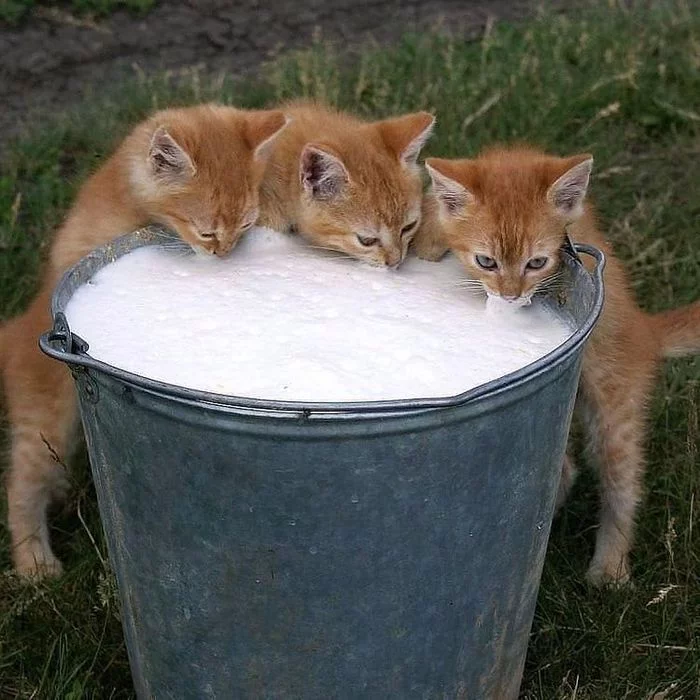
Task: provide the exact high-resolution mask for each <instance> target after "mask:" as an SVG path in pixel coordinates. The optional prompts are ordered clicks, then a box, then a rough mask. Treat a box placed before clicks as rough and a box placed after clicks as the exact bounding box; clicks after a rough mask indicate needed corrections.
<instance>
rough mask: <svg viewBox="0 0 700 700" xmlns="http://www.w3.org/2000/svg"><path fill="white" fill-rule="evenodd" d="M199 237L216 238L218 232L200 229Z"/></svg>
mask: <svg viewBox="0 0 700 700" xmlns="http://www.w3.org/2000/svg"><path fill="white" fill-rule="evenodd" d="M199 237H200V238H205V239H211V238H216V234H215V233H214V232H213V231H200V233H199Z"/></svg>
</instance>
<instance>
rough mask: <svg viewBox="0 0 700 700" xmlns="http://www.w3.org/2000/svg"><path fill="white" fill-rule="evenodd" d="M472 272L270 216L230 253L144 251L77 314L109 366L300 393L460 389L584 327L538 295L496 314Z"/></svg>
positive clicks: (357, 396)
mask: <svg viewBox="0 0 700 700" xmlns="http://www.w3.org/2000/svg"><path fill="white" fill-rule="evenodd" d="M463 280H464V273H463V271H462V269H461V268H460V266H459V264H458V263H457V262H456V260H454V259H452V258H448V259H446V260H444V261H443V262H440V263H430V262H425V261H423V260H418V259H416V258H409V259H408V260H406V261H405V262H404V264H403V265H402V266H401V267H400V268H399V269H398V270H385V269H377V268H372V267H369V266H366V265H363V264H361V263H359V262H357V261H355V260H351V259H349V258H347V257H345V256H340V255H338V256H336V255H333V254H328V255H326V254H324V253H322V252H319V251H316V250H313V249H311V248H309V247H308V246H307V245H306V244H305V243H304V242H302V241H301V240H299V239H298V238H297V237H294V236H287V235H282V234H279V233H276V232H274V231H271V230H269V229H262V228H258V229H253V230H252V231H251V232H250V233H249V234H248V235H247V236H246V238H245V240H244V241H242V242H241V243H240V244H239V245H238V247H237V248H236V249H235V250H234V251H233V253H232V254H231V255H229V256H228V257H227V258H225V259H219V258H214V257H201V256H197V255H194V254H192V253H190V252H189V251H186V250H184V249H183V250H172V249H166V248H161V247H155V246H150V247H146V248H140V249H138V250H135V251H134V252H132V253H129V254H128V255H125V256H124V257H122V258H120V259H119V260H117V261H116V262H115V263H113V264H111V265H108V266H107V267H105V268H104V269H102V270H101V271H100V272H99V273H98V274H96V275H95V277H94V278H93V279H92V280H91V281H90V282H89V283H88V284H87V285H84V286H83V287H81V288H80V289H78V290H77V292H76V293H75V295H74V296H73V298H72V299H71V301H70V303H69V305H68V308H67V309H66V315H67V317H68V322H69V324H70V327H71V329H72V330H73V331H74V332H75V333H77V334H78V335H79V336H81V337H82V338H83V339H84V340H86V341H87V342H88V343H89V345H90V348H89V351H88V352H89V354H90V355H91V356H92V357H94V358H96V359H99V360H102V361H103V362H106V363H107V364H110V365H113V366H115V367H120V368H122V369H125V370H128V371H129V372H134V373H135V374H139V375H142V376H144V377H150V378H152V379H158V380H160V381H163V382H168V383H170V384H178V385H180V386H185V387H190V388H193V389H201V390H205V391H212V392H216V393H219V394H231V395H235V396H245V397H255V398H262V399H284V400H290V401H372V400H382V399H401V398H425V397H438V396H452V395H455V394H459V393H461V392H463V391H466V390H467V389H470V388H472V387H474V386H477V385H479V384H483V383H484V382H487V381H489V380H491V379H495V378H496V377H500V376H502V375H504V374H507V373H509V372H513V371H514V370H516V369H518V368H520V367H523V366H524V365H527V364H529V363H531V362H533V361H534V360H536V359H538V358H539V357H542V356H543V355H545V354H546V353H548V352H550V351H551V350H553V349H554V348H555V347H557V346H558V345H560V344H561V343H562V342H563V341H564V340H566V338H567V337H569V335H570V334H571V329H570V328H569V327H568V326H566V325H565V324H564V323H563V322H562V321H560V320H559V319H557V318H556V317H555V316H554V315H552V314H550V313H549V312H547V311H546V310H545V309H544V308H542V307H541V306H539V305H537V304H534V305H533V306H530V307H526V308H523V309H517V310H512V311H511V310H510V309H509V310H508V312H507V313H504V312H503V311H498V312H492V311H489V312H487V311H486V309H485V303H484V299H483V298H481V297H477V296H473V295H472V294H471V293H470V292H469V291H468V290H467V289H465V288H464V287H463V286H460V283H461V282H463Z"/></svg>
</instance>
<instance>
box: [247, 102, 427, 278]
mask: <svg viewBox="0 0 700 700" xmlns="http://www.w3.org/2000/svg"><path fill="white" fill-rule="evenodd" d="M284 112H285V114H287V115H289V117H290V118H291V122H290V124H289V126H288V127H287V128H286V129H285V130H284V132H283V133H282V134H280V137H279V139H277V141H276V142H275V147H274V150H273V152H272V154H271V156H270V158H269V161H268V164H267V170H266V172H265V178H264V180H263V184H262V188H261V194H260V202H261V207H260V209H261V218H260V222H259V223H261V224H262V225H265V226H269V227H270V228H274V229H277V230H278V231H286V230H297V231H298V232H299V234H300V235H302V236H304V237H305V238H307V239H308V240H309V241H310V242H311V243H312V244H313V245H315V246H317V247H320V248H330V249H332V250H338V251H342V252H343V253H347V254H348V255H351V256H352V257H354V258H358V259H359V260H363V261H365V262H368V263H370V264H372V265H379V266H387V267H395V266H397V265H399V264H400V263H401V261H402V260H403V258H404V256H405V255H406V250H407V248H408V244H409V243H410V241H411V239H412V237H413V235H414V234H415V232H416V230H417V229H418V224H419V223H420V216H421V214H420V208H421V199H422V197H421V195H422V183H421V177H420V170H419V168H418V166H417V165H416V159H417V158H418V154H419V153H420V149H421V147H422V146H423V144H424V143H425V141H426V140H427V138H428V137H429V136H430V132H431V130H432V128H433V123H434V121H435V120H434V118H433V116H432V115H430V114H428V113H426V112H417V113H415V114H408V115H405V116H402V117H396V118H394V119H386V120H384V121H379V122H371V123H367V122H363V121H360V120H359V119H357V118H356V117H353V116H350V115H348V114H344V113H342V112H339V111H337V110H335V109H332V108H330V107H326V106H323V105H321V104H316V103H292V104H290V105H286V106H285V107H284Z"/></svg>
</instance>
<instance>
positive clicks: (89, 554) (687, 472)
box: [0, 4, 700, 700]
mask: <svg viewBox="0 0 700 700" xmlns="http://www.w3.org/2000/svg"><path fill="white" fill-rule="evenodd" d="M699 69H700V9H698V7H697V6H694V7H692V8H691V7H689V6H686V5H683V4H674V5H672V6H667V7H666V8H665V9H658V8H657V9H655V10H647V11H646V12H643V13H642V12H641V11H636V12H628V11H625V10H623V9H619V8H613V7H612V6H611V7H610V8H600V9H598V10H593V11H591V12H590V13H588V14H587V15H586V16H585V17H583V18H580V19H575V20H574V19H568V20H567V19H563V18H561V17H555V16H551V15H550V16H542V17H541V18H539V19H533V20H531V21H530V22H529V23H527V24H524V25H521V26H509V25H505V24H504V25H499V24H497V25H495V26H494V27H492V28H491V29H490V31H489V32H488V33H487V34H486V35H485V36H484V37H483V38H482V39H481V40H478V41H474V42H466V41H462V40H457V39H450V38H447V37H445V36H439V35H433V36H421V37H406V38H405V39H404V40H403V41H402V42H401V43H400V45H398V46H397V47H395V48H391V49H381V50H380V49H377V50H373V51H371V52H367V53H365V54H363V55H361V56H360V57H359V58H357V60H356V61H354V62H352V61H348V60H347V59H343V60H339V59H338V58H336V57H335V55H334V54H333V52H332V51H329V50H327V49H326V48H324V47H323V46H317V47H315V48H314V49H313V50H311V51H309V52H306V53H302V54H298V55H294V56H289V57H287V58H285V59H284V60H283V61H282V62H280V63H278V64H276V65H274V66H272V67H271V68H270V69H269V71H268V72H267V76H266V78H265V79H264V80H263V79H258V80H256V81H254V82H253V81H251V82H248V83H237V84H234V83H227V82H220V83H217V84H213V83H212V84H205V83H204V82H203V81H200V80H197V79H196V78H195V77H193V78H192V80H190V81H185V84H180V86H179V87H175V86H173V85H171V84H169V83H168V82H167V81H161V82H156V83H148V84H145V83H143V84H131V85H128V86H123V87H121V88H119V90H118V91H117V92H115V93H114V94H113V95H112V96H110V97H106V96H104V95H100V96H94V97H92V98H90V99H87V100H86V102H85V104H82V105H79V106H77V107H76V108H75V110H74V112H73V113H71V114H68V115H63V116H62V117H61V118H58V119H57V120H55V121H52V122H50V123H46V124H41V125H38V126H37V127H36V128H35V131H34V133H32V134H31V135H29V136H27V137H26V138H25V139H24V140H22V141H21V142H20V143H18V144H17V145H16V146H15V147H14V148H13V150H12V153H11V154H10V155H9V157H8V158H7V159H6V161H5V164H4V166H3V167H2V170H1V171H0V250H1V251H2V254H1V255H0V310H1V313H2V315H3V316H9V315H11V314H13V313H15V312H17V311H19V310H20V309H21V308H22V306H23V305H24V304H25V303H26V301H27V299H28V297H29V295H30V293H31V291H32V289H33V287H34V284H35V281H36V275H37V262H38V259H39V253H40V251H41V250H42V249H43V247H44V246H45V243H46V241H47V240H48V237H49V235H50V232H51V230H52V229H53V228H54V226H55V225H56V224H57V223H58V222H59V221H60V220H61V217H62V216H63V215H64V213H65V211H66V209H67V207H68V205H69V203H70V201H71V199H72V197H73V195H74V193H75V190H76V188H77V186H78V185H79V183H80V181H81V180H82V178H83V177H84V175H85V174H86V173H87V172H88V171H89V170H90V169H91V168H93V167H95V165H96V164H97V163H98V162H99V159H100V158H101V157H102V156H103V155H104V154H105V153H108V152H109V151H110V149H111V148H113V147H114V145H115V144H116V143H117V142H118V141H119V139H120V138H121V137H122V136H123V135H124V134H125V133H126V131H127V130H128V128H129V127H130V125H131V124H133V123H134V122H135V121H136V120H137V119H139V118H141V117H142V116H143V115H145V114H146V113H147V112H148V111H149V110H150V109H152V108H154V107H162V106H164V105H166V104H171V103H178V104H180V103H187V102H192V101H196V100H200V99H206V98H209V97H212V96H214V97H218V98H220V99H222V100H226V101H232V102H234V103H236V104H241V105H251V106H258V105H262V104H266V103H273V102H275V101H276V100H279V99H283V98H288V97H291V96H296V95H300V94H303V95H316V96H320V97H323V98H326V99H329V100H332V101H334V102H336V103H338V104H339V105H341V106H343V107H349V108H352V109H354V110H356V111H358V112H359V113H360V114H363V115H367V116H384V115H388V114H391V113H396V112H402V111H407V110H415V109H430V110H434V111H435V112H436V113H437V114H438V117H439V119H438V125H437V130H436V134H435V138H434V139H433V141H432V142H431V144H430V146H429V148H428V151H429V152H430V153H431V154H434V155H453V156H454V155H469V154H474V153H475V152H476V151H477V150H478V149H479V147H480V146H482V145H484V144H487V143H491V142H493V141H497V140H508V141H511V140H528V141H531V142H535V143H537V144H540V145H543V146H546V147H547V148H548V149H550V150H552V151H555V152H561V153H575V152H579V151H589V152H591V153H593V154H595V158H596V177H595V178H594V180H593V185H592V194H593V197H594V198H595V200H596V201H597V202H598V205H599V209H600V212H601V218H602V221H603V222H604V226H605V228H606V230H607V231H608V233H609V237H610V238H611V239H612V241H613V242H614V244H615V246H616V248H617V250H618V251H619V254H620V255H621V256H622V257H623V258H624V259H625V260H626V261H627V266H628V268H629V270H630V272H631V274H632V279H633V283H634V287H635V290H636V292H637V294H638V296H639V299H640V302H641V303H642V304H643V306H644V307H645V308H648V309H652V310H656V309H661V308H666V307H669V306H673V305H676V304H680V303H682V302H688V301H691V300H692V299H694V298H696V297H698V296H700V284H699V283H700V275H699V274H698V270H700V245H698V234H699V226H700V194H699V191H698V182H700V70H699ZM699 380H700V362H699V361H697V360H684V361H676V362H673V363H668V365H667V366H666V368H665V371H664V372H663V375H662V377H661V379H660V381H659V385H658V391H657V394H656V397H655V400H654V402H653V407H652V411H651V421H650V430H649V458H650V465H649V470H648V473H647V476H646V481H645V484H646V490H647V495H646V499H645V503H644V506H643V507H642V508H641V509H640V515H639V527H638V541H637V544H636V547H635V549H634V555H633V566H634V578H635V582H636V586H635V588H634V589H629V590H624V591H620V592H599V591H594V590H590V589H589V588H587V587H586V585H585V584H584V583H583V574H584V571H585V567H586V565H587V559H588V557H589V556H590V554H591V552H592V544H593V538H594V527H595V522H596V515H595V512H596V495H595V479H594V478H593V477H592V476H590V475H589V474H587V475H584V477H583V478H582V479H581V480H580V482H579V483H578V485H577V487H576V488H575V490H574V494H573V496H572V499H571V500H570V502H569V504H568V505H567V507H566V509H565V511H564V513H563V514H562V515H561V516H560V517H559V518H558V520H557V522H556V523H555V526H554V529H553V533H552V537H551V543H550V548H549V553H548V557H547V561H546V565H545V571H544V576H543V580H542V587H541V591H540V597H539V604H538V609H537V614H536V619H535V623H534V627H533V632H532V638H531V643H530V649H529V655H528V661H527V666H526V670H525V678H524V682H523V690H522V692H523V697H525V698H528V699H530V698H531V699H534V698H537V699H543V700H549V699H551V698H571V699H573V698H577V699H578V700H581V699H584V698H585V699H591V700H605V699H610V700H613V699H614V700H619V699H620V698H630V699H634V700H636V699H639V698H642V699H651V698H656V699H657V700H661V698H667V699H668V700H671V699H672V698H681V697H682V698H684V699H685V700H688V699H692V698H699V697H700V578H699V577H700V544H699V543H698V531H699V530H700V516H699V513H700V460H699V458H698V444H699V443H698V437H699V433H700V429H699V427H698V406H699V404H700V388H699V387H700V384H699ZM74 474H75V476H74V479H75V489H74V491H73V495H72V498H71V500H70V502H69V503H68V504H67V506H66V507H65V508H64V509H63V510H62V511H61V512H60V513H59V514H58V516H57V519H56V520H54V523H55V531H54V539H55V542H56V549H57V551H58V553H59V555H60V556H61V558H62V559H63V561H64V562H65V564H66V565H67V573H66V575H65V576H64V577H63V578H62V579H61V580H60V581H58V582H51V583H48V584H45V585H41V586H39V587H31V586H29V587H28V586H24V587H23V586H21V585H20V584H19V583H18V582H17V581H16V580H15V579H14V578H13V577H12V576H10V575H6V576H4V577H1V578H0V587H1V588H2V590H1V591H0V697H5V695H6V696H7V697H27V698H28V697H38V698H64V697H66V698H83V697H85V698H109V697H115V698H119V697H129V696H130V694H131V692H132V691H131V685H130V677H129V670H128V665H127V661H126V655H125V650H124V645H123V642H122V636H121V630H120V626H119V621H118V613H117V607H116V603H115V597H114V594H113V588H112V584H111V578H110V576H109V574H108V571H107V569H106V567H105V565H104V563H103V559H104V557H105V547H104V543H103V538H102V535H101V531H100V525H99V519H98V513H97V508H96V504H95V498H94V492H93V488H92V485H91V482H90V479H89V476H88V471H87V469H86V464H85V460H84V459H83V460H79V462H78V465H77V469H76V470H75V472H74ZM7 542H8V537H7V533H6V532H5V531H3V532H2V537H1V538H0V569H7V568H8V567H9V554H8V549H7ZM664 591H665V593H664ZM3 693H4V694H3ZM656 693H659V695H656Z"/></svg>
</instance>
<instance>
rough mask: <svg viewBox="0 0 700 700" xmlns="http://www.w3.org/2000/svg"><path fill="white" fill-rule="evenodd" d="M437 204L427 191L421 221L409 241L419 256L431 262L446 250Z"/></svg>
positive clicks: (441, 255)
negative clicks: (411, 239)
mask: <svg viewBox="0 0 700 700" xmlns="http://www.w3.org/2000/svg"><path fill="white" fill-rule="evenodd" d="M438 206H439V205H438V203H437V201H436V199H435V197H434V196H433V195H432V194H430V193H428V194H426V195H425V196H424V197H423V203H422V208H421V209H422V211H421V223H420V226H419V228H418V231H417V232H416V235H415V236H414V237H413V241H412V242H411V245H412V246H413V249H414V250H415V251H416V255H417V256H418V257H419V258H423V260H430V261H432V262H437V261H438V260H440V258H442V257H443V255H445V253H446V252H447V245H446V244H445V242H444V240H443V231H442V225H441V224H440V218H439V210H438Z"/></svg>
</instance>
